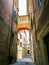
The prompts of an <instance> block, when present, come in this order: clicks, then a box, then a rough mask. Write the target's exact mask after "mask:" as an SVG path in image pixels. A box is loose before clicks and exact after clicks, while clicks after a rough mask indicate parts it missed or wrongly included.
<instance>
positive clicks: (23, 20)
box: [18, 15, 30, 31]
mask: <svg viewBox="0 0 49 65" xmlns="http://www.w3.org/2000/svg"><path fill="white" fill-rule="evenodd" d="M20 30H30V21H29V20H28V16H27V15H25V16H19V17H18V31H20Z"/></svg>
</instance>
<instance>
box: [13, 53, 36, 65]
mask: <svg viewBox="0 0 49 65" xmlns="http://www.w3.org/2000/svg"><path fill="white" fill-rule="evenodd" d="M13 65H35V63H34V62H33V61H32V60H31V59H30V55H29V54H27V55H26V57H25V58H23V59H18V60H17V62H16V63H14V64H13Z"/></svg>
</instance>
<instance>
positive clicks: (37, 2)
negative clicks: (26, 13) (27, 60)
mask: <svg viewBox="0 0 49 65" xmlns="http://www.w3.org/2000/svg"><path fill="white" fill-rule="evenodd" d="M30 1H31V2H32V6H33V7H32V6H31V4H30V7H32V8H33V11H32V12H31V11H30V13H33V28H32V32H33V33H32V34H33V43H34V44H33V47H34V60H35V63H36V65H49V55H48V54H49V48H48V47H49V44H48V43H49V26H48V25H49V13H48V11H49V1H48V0H47V1H46V0H30ZM30 10H32V9H30Z"/></svg>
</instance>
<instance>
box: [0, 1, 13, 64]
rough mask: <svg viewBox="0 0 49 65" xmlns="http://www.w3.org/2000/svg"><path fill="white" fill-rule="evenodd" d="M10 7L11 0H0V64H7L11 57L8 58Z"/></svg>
mask: <svg viewBox="0 0 49 65" xmlns="http://www.w3.org/2000/svg"><path fill="white" fill-rule="evenodd" d="M12 8H13V0H10V1H9V0H4V1H3V0H0V65H9V61H11V59H12V58H9V51H10V49H9V48H10V47H11V42H10V39H11V38H10V37H11V36H12V34H11V23H12V21H13V20H12ZM10 52H11V51H10ZM10 56H12V55H10ZM10 63H11V62H10Z"/></svg>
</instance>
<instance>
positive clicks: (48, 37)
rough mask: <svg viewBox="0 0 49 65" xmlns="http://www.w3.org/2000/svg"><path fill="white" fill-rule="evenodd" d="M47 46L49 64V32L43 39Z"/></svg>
mask: <svg viewBox="0 0 49 65" xmlns="http://www.w3.org/2000/svg"><path fill="white" fill-rule="evenodd" d="M43 39H44V42H45V46H46V51H47V52H46V53H47V57H48V62H49V32H48V33H47V34H46V36H45V37H44V38H43Z"/></svg>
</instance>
